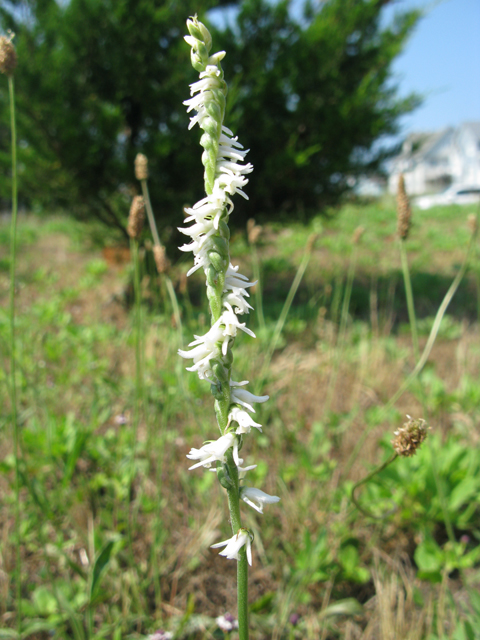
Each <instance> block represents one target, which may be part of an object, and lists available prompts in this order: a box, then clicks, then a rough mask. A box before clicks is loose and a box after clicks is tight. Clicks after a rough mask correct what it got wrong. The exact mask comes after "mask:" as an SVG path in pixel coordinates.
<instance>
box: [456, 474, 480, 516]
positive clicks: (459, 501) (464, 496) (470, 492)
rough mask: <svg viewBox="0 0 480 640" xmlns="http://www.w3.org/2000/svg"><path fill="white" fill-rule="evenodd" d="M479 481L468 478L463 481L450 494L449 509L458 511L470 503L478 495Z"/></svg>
mask: <svg viewBox="0 0 480 640" xmlns="http://www.w3.org/2000/svg"><path fill="white" fill-rule="evenodd" d="M478 488H479V481H478V478H475V477H470V476H467V477H466V478H464V480H462V481H461V482H460V483H459V484H457V486H456V487H455V489H453V491H452V493H451V494H450V499H449V501H448V507H449V509H450V510H451V511H456V510H457V509H459V508H460V507H461V506H462V505H464V504H465V503H466V502H469V501H470V500H471V499H472V497H473V496H476V495H478Z"/></svg>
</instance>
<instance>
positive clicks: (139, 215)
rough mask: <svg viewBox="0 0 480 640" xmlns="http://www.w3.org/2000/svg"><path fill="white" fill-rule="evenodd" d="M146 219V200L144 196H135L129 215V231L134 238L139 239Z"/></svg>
mask: <svg viewBox="0 0 480 640" xmlns="http://www.w3.org/2000/svg"><path fill="white" fill-rule="evenodd" d="M144 219H145V201H144V199H143V198H142V196H135V197H134V199H133V200H132V206H131V207H130V215H129V216H128V225H127V233H128V235H129V236H130V237H131V238H133V239H134V240H138V239H139V237H140V234H141V233H142V229H143V221H144Z"/></svg>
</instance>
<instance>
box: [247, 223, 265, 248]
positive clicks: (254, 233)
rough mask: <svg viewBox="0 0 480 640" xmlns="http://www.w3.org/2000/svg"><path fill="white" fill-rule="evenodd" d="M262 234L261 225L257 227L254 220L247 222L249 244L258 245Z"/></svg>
mask: <svg viewBox="0 0 480 640" xmlns="http://www.w3.org/2000/svg"><path fill="white" fill-rule="evenodd" d="M261 233H262V227H261V226H260V225H256V224H255V220H254V219H253V218H250V220H248V221H247V235H248V242H249V243H250V244H257V241H258V238H259V237H260V234H261Z"/></svg>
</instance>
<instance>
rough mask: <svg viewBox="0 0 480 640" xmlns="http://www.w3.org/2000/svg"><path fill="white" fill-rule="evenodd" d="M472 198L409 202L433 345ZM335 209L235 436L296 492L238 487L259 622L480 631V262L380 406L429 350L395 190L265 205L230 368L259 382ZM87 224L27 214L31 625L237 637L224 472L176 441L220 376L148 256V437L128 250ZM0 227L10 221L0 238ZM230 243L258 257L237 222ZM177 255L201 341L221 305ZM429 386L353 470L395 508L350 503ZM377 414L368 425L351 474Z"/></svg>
mask: <svg viewBox="0 0 480 640" xmlns="http://www.w3.org/2000/svg"><path fill="white" fill-rule="evenodd" d="M469 212H470V210H469V209H468V208H459V207H447V208H444V209H441V208H437V209H432V210H431V211H428V212H414V224H415V226H414V228H413V230H412V234H411V239H409V240H408V242H407V250H408V251H409V259H410V263H411V265H412V285H413V293H414V297H415V299H416V302H417V307H418V309H419V317H420V321H419V334H420V343H421V344H420V347H421V348H422V346H423V345H424V344H425V341H426V338H427V334H428V331H429V329H430V327H431V323H432V320H431V318H432V316H434V315H435V312H436V309H437V308H438V305H439V303H440V301H441V299H442V297H443V295H444V294H445V291H446V290H447V289H448V286H449V285H450V282H451V280H452V278H453V277H454V275H455V273H456V272H457V271H458V264H459V263H460V262H461V260H462V257H463V255H464V251H465V248H466V244H467V241H468V231H467V227H466V223H465V220H466V215H467V213H469ZM360 224H361V225H362V226H364V227H365V229H366V231H365V235H364V237H363V238H362V240H361V242H360V245H359V247H358V262H357V270H356V273H355V279H354V283H353V290H352V301H351V305H350V313H349V315H348V317H346V334H345V341H344V344H343V345H342V349H341V351H337V349H338V348H339V346H338V344H337V337H338V336H337V333H338V328H339V325H340V313H341V308H342V300H343V295H344V289H345V280H346V273H347V269H348V264H349V259H350V255H351V250H352V244H351V239H352V235H353V232H354V230H355V228H356V227H357V226H359V225H360ZM320 227H321V228H322V232H321V235H320V238H319V240H318V241H317V244H316V248H315V250H314V252H313V256H312V259H311V262H310V264H309V266H308V269H307V272H306V274H305V277H304V279H303V282H302V285H301V287H300V289H299V291H298V293H297V295H296V297H295V300H294V304H293V307H292V309H291V311H290V313H289V315H288V318H287V322H286V324H285V327H284V330H283V333H282V336H281V339H280V341H279V343H278V346H277V350H276V352H275V354H274V357H273V360H272V363H271V366H270V368H269V371H268V373H267V379H266V381H265V385H264V388H263V389H262V392H265V393H268V394H269V395H270V396H271V400H270V402H268V403H266V404H265V405H261V406H260V407H259V409H258V421H259V422H261V423H262V424H264V434H258V436H255V437H252V438H249V439H248V440H247V441H246V443H245V447H244V449H243V450H242V456H243V457H244V458H245V459H246V462H247V463H250V462H252V461H254V462H255V463H257V464H258V466H257V468H256V469H255V470H254V471H252V472H249V474H250V475H249V482H250V483H251V484H253V485H255V486H258V487H260V488H262V489H263V490H265V491H267V492H268V493H272V494H276V495H279V496H280V497H281V499H282V501H281V503H280V504H279V505H274V506H271V507H270V508H269V509H268V510H266V513H265V515H263V516H261V515H259V514H256V513H254V512H252V511H247V508H245V509H244V510H243V512H244V513H245V516H246V525H247V526H248V527H249V528H251V529H252V531H254V533H255V543H254V566H253V569H252V571H251V577H250V604H251V626H252V638H253V639H254V640H257V639H258V640H260V639H262V640H263V639H264V638H265V639H266V638H277V639H287V638H288V639H289V640H290V639H291V638H302V639H303V638H307V639H310V638H312V639H313V638H315V639H317V638H323V639H324V640H327V639H328V640H330V639H334V638H345V637H351V638H361V639H362V640H374V639H375V640H377V639H378V638H380V637H382V638H392V639H393V638H395V640H407V639H408V640H412V639H413V638H418V639H419V640H427V639H428V640H434V639H437V638H438V639H439V640H440V638H442V640H443V639H447V638H448V639H452V640H460V639H462V638H468V639H470V638H477V637H478V628H479V627H480V622H479V621H480V611H479V610H478V599H476V597H475V588H476V587H478V584H479V580H480V574H479V567H480V558H479V553H478V549H479V541H480V504H479V501H478V495H479V492H478V471H479V470H478V456H477V455H476V454H477V453H478V443H479V433H478V424H479V421H480V402H479V400H480V398H479V393H478V370H479V365H480V341H479V335H478V325H477V322H476V321H477V316H476V309H477V301H476V289H475V282H474V279H473V277H472V274H471V273H470V274H468V276H467V278H466V279H465V282H464V283H463V284H462V287H461V288H460V289H459V291H458V292H457V297H456V299H455V300H454V301H453V302H452V305H451V307H450V308H449V310H448V314H449V315H448V316H447V317H446V318H445V319H444V322H443V323H442V327H441V331H440V334H439V337H438V341H437V344H436V346H435V347H434V349H433V351H432V355H431V358H430V360H429V362H428V364H427V366H426V368H425V370H424V372H423V373H422V375H421V379H420V381H417V382H416V383H414V384H413V385H412V387H411V388H410V390H409V391H408V392H407V393H406V394H404V396H402V398H401V399H400V400H399V401H398V402H397V403H396V405H395V406H394V407H392V408H390V409H388V410H387V411H384V410H383V407H384V406H385V404H386V403H387V402H388V400H389V398H390V397H391V396H392V395H393V394H394V393H395V391H396V390H397V389H398V388H399V387H400V385H401V384H402V382H403V381H404V380H405V378H406V377H407V376H408V374H409V373H410V371H411V370H412V369H413V366H414V361H413V354H412V346H411V340H410V338H409V335H408V332H407V328H408V327H407V326H406V322H407V314H406V306H405V299H404V292H403V285H402V284H401V282H402V281H401V277H400V256H399V255H398V251H397V247H396V243H395V241H394V233H395V228H396V220H395V214H394V209H393V204H392V202H389V201H388V200H386V201H384V202H380V203H377V204H373V203H372V204H368V205H359V204H349V205H347V206H345V207H344V209H342V211H341V212H340V215H339V216H338V217H337V218H335V219H332V220H320V219H318V220H316V221H314V222H313V223H312V224H311V225H310V226H309V227H308V228H304V227H302V226H300V225H291V226H290V227H288V228H280V227H277V226H271V227H268V228H267V229H265V230H264V233H263V235H262V237H261V239H260V244H259V245H258V254H259V259H260V263H261V264H260V266H261V270H262V275H263V278H262V280H263V283H264V290H263V300H264V310H265V320H266V327H265V330H264V331H263V332H258V331H257V333H258V339H257V340H256V341H255V340H252V339H250V338H249V337H246V336H242V337H241V338H240V339H239V340H238V347H237V348H236V350H235V353H236V360H235V364H234V371H235V372H236V373H235V375H239V376H240V378H237V379H249V380H251V381H252V382H253V383H255V379H256V377H257V376H258V374H259V371H260V370H261V368H262V365H263V359H264V356H265V354H266V352H267V349H268V344H269V341H270V340H271V338H272V335H273V331H274V327H275V323H276V320H277V318H278V315H279V313H280V311H281V308H282V305H283V302H284V301H285V297H286V294H287V292H288V289H289V287H290V285H291V282H292V280H293V277H294V275H295V272H296V269H297V267H298V265H299V264H300V262H301V259H302V257H303V255H304V251H305V245H306V242H307V238H308V236H309V235H310V234H311V232H312V231H318V230H319V229H320ZM93 232H95V233H93ZM92 234H93V236H94V237H95V238H97V237H98V234H97V232H96V230H95V227H93V231H92V228H89V227H84V226H82V225H79V224H78V223H74V222H71V221H70V220H69V219H68V218H62V217H57V218H52V219H47V220H43V221H40V220H39V219H37V218H31V217H25V218H23V219H20V223H19V264H18V294H17V309H18V320H17V325H18V328H17V332H18V341H19V347H18V370H17V377H18V388H19V392H18V394H19V397H18V404H19V424H20V426H21V442H22V450H23V462H22V469H21V478H22V493H21V495H22V513H23V515H24V520H23V522H22V567H23V569H22V570H23V575H22V597H23V608H22V610H23V617H24V620H23V628H24V637H30V638H41V639H43V638H47V637H54V638H75V639H77V638H78V639H80V638H112V639H117V638H122V639H124V638H140V637H143V636H145V635H147V634H148V633H151V632H153V631H154V630H155V629H158V628H168V629H172V630H174V631H176V633H177V637H179V638H180V637H184V638H188V639H191V640H193V639H194V638H195V639H197V638H198V639H200V638H205V639H206V638H212V637H214V638H222V637H223V633H222V632H221V631H220V630H219V629H218V628H217V626H216V624H215V618H216V616H218V615H221V614H223V613H225V612H226V611H231V612H232V613H233V612H234V607H235V604H234V603H235V597H236V596H235V587H234V575H235V566H234V563H231V562H228V561H226V560H224V559H223V558H218V557H216V556H217V553H216V552H214V551H212V550H210V549H209V545H210V544H212V543H213V542H215V541H218V540H219V539H223V538H222V536H223V537H224V538H225V537H226V535H227V534H228V523H227V515H226V510H225V500H224V496H223V495H221V493H222V490H221V488H220V487H219V486H218V483H217V482H216V479H215V475H214V474H212V473H207V472H202V471H200V470H195V471H192V472H189V471H187V469H188V461H187V459H186V458H185V454H186V453H188V450H189V449H190V447H192V446H194V447H198V446H200V444H201V443H202V442H203V441H204V440H205V439H206V438H208V437H211V434H212V428H215V424H214V422H215V421H214V415H213V410H212V399H211V395H210V391H209V388H208V385H206V384H202V382H201V381H199V380H198V379H197V377H196V376H195V375H193V374H189V373H188V372H186V371H184V366H185V362H184V361H181V359H180V358H179V357H178V356H177V355H176V350H177V345H178V335H177V329H176V328H175V326H174V321H173V320H172V312H173V310H172V309H171V307H170V301H169V298H168V296H167V295H166V293H164V294H163V295H162V293H161V292H162V286H161V284H160V283H159V282H157V281H156V276H154V274H153V272H152V273H150V274H145V277H144V280H143V285H144V286H143V293H144V298H143V304H144V316H143V323H144V344H145V365H144V380H145V383H144V384H145V402H146V411H145V415H144V417H143V418H142V420H141V422H140V424H139V427H138V432H137V437H135V424H134V410H135V358H134V334H133V315H132V313H131V309H130V307H129V305H128V301H131V300H132V297H131V291H130V287H131V278H132V273H131V268H130V266H129V265H128V264H127V265H124V266H118V265H113V266H112V265H110V264H109V263H107V262H105V260H104V258H103V257H102V253H101V250H100V248H97V245H96V241H92ZM7 245H8V237H7V234H6V231H5V228H4V227H0V260H2V259H5V256H6V255H8V251H7ZM233 251H234V256H233V261H234V262H236V261H241V263H242V271H244V272H246V273H247V275H248V274H249V273H250V271H249V269H250V257H249V252H248V247H247V245H246V243H245V242H244V241H243V240H240V237H239V242H238V243H234V246H233ZM474 268H476V266H475V265H474ZM182 269H184V266H183V265H182V264H181V265H180V266H179V267H178V270H177V271H176V272H174V273H172V279H173V280H174V283H175V284H176V288H177V291H178V298H179V302H180V306H181V311H182V321H183V325H184V336H183V337H184V341H185V342H186V343H187V342H189V341H190V340H192V339H193V338H192V336H193V334H194V333H195V334H197V335H198V334H201V333H203V332H204V331H205V325H206V323H207V320H206V305H205V301H204V290H203V287H204V285H203V283H202V278H201V277H199V278H192V281H191V282H189V283H188V291H187V292H183V293H182V292H181V291H180V288H179V282H180V280H181V277H180V276H181V271H182ZM0 285H1V288H0V305H1V306H0V353H1V356H2V360H4V361H5V363H7V354H8V322H7V311H6V307H5V304H6V292H7V285H8V282H7V278H6V274H5V273H4V274H3V276H2V278H1V280H0ZM189 300H190V301H191V305H190V303H189ZM256 322H257V321H256V316H255V312H253V313H252V314H251V318H250V321H249V325H250V326H252V327H253V328H254V329H255V325H256ZM337 354H339V356H340V357H337ZM7 371H8V365H7V364H5V365H4V366H2V367H1V369H0V380H2V382H5V384H3V385H1V391H0V393H1V396H0V403H1V405H0V406H2V407H3V409H4V410H3V411H2V412H1V414H0V495H2V497H3V500H2V501H1V503H0V515H1V519H0V523H1V524H0V533H1V535H0V570H1V572H0V638H3V637H15V632H14V629H15V626H16V625H15V602H14V586H13V584H12V579H11V577H12V571H11V569H12V567H13V562H14V546H13V542H12V540H11V538H10V537H9V532H10V531H11V522H12V517H13V509H14V503H13V482H14V466H13V457H12V443H11V442H10V441H9V437H8V434H9V431H10V429H9V425H10V423H9V420H10V415H9V412H10V407H9V400H8V396H7V389H6V372H7ZM332 380H333V382H332ZM329 393H330V394H331V400H329V401H328V402H327V399H328V397H329ZM424 393H425V394H426V407H427V410H428V415H427V416H425V415H424V416H423V417H424V418H426V419H427V420H428V422H429V424H431V425H432V428H433V429H432V436H431V438H430V443H429V442H428V441H427V443H426V444H425V445H424V448H423V449H422V451H421V452H420V453H419V454H418V455H417V456H416V457H414V458H411V459H402V460H397V461H395V463H394V464H393V465H391V466H390V467H388V468H387V469H386V470H385V471H384V472H382V473H381V474H380V475H378V476H376V477H375V478H374V479H373V480H372V481H370V482H369V483H368V484H367V485H365V486H364V487H362V490H361V491H360V492H359V500H360V501H361V503H362V504H366V505H368V506H369V507H371V506H374V509H375V513H376V515H379V516H381V517H380V519H373V518H368V517H367V516H365V515H364V514H361V513H359V512H358V511H357V510H356V509H355V508H354V507H353V504H352V502H351V500H350V491H351V488H352V486H353V484H354V483H355V482H356V481H358V480H359V479H360V478H361V477H363V476H364V475H366V474H367V473H368V472H369V471H370V470H371V469H373V468H374V467H375V466H377V465H379V464H380V463H381V462H382V461H383V460H384V459H386V458H387V457H388V456H389V455H390V454H391V451H392V448H391V444H390V440H391V439H392V437H393V431H394V430H395V429H397V428H398V427H399V426H401V424H402V422H403V421H404V419H405V414H406V413H408V414H410V415H413V416H414V417H420V416H421V412H422V409H421V406H422V397H423V394H424ZM366 429H371V433H370V435H369V437H368V438H367V440H366V442H365V445H364V447H363V448H362V451H361V453H360V455H359V457H358V459H356V460H355V461H354V464H353V466H352V467H351V469H350V471H349V472H348V473H346V472H345V469H346V463H347V460H349V458H350V456H351V453H352V450H353V449H354V447H355V444H356V443H357V442H358V440H359V438H360V437H361V435H362V434H363V433H364V432H365V430H366ZM148 433H150V434H151V442H150V443H149V444H150V445H151V446H147V434H148ZM432 456H435V460H436V461H437V466H438V472H439V478H440V483H441V490H442V492H443V495H444V497H445V500H446V504H447V508H448V513H449V517H450V519H451V522H452V525H453V529H454V534H455V544H453V545H452V543H451V541H450V540H449V539H448V536H447V533H446V528H445V522H444V521H443V513H442V508H441V504H440V497H439V495H438V487H437V485H436V484H435V481H434V477H433V474H434V470H433V469H432V464H431V460H432ZM392 508H393V511H392ZM369 510H371V509H369ZM390 512H391V513H390ZM389 513H390V515H386V514H389ZM392 594H393V595H392ZM472 594H473V595H472ZM450 599H453V600H452V601H453V602H456V603H461V604H458V606H457V605H455V606H452V604H451V600H450ZM402 602H403V604H401V603H402ZM442 603H443V604H442ZM447 605H448V606H447ZM402 607H403V609H402ZM293 613H295V614H298V616H299V620H298V623H296V624H295V625H293V624H291V622H289V620H290V616H291V614H293ZM422 616H423V617H422ZM348 634H350V635H348ZM472 634H473V635H472ZM475 634H477V635H475Z"/></svg>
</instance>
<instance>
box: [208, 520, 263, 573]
mask: <svg viewBox="0 0 480 640" xmlns="http://www.w3.org/2000/svg"><path fill="white" fill-rule="evenodd" d="M252 540H253V535H252V534H251V533H250V531H248V530H247V529H239V531H238V533H236V534H235V535H234V536H233V537H231V538H230V539H229V540H224V541H223V542H217V543H216V544H212V545H210V546H211V548H212V549H217V548H218V547H225V549H224V550H223V551H220V555H221V556H225V557H226V558H228V559H229V560H238V553H239V551H240V549H241V548H242V547H243V546H245V547H246V552H247V559H248V564H249V565H250V566H252Z"/></svg>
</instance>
